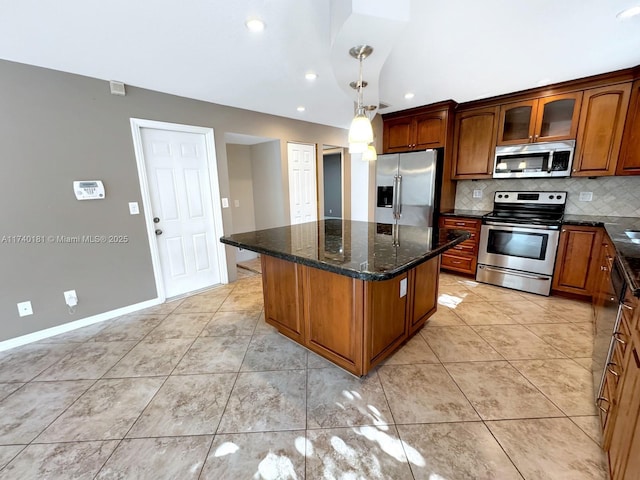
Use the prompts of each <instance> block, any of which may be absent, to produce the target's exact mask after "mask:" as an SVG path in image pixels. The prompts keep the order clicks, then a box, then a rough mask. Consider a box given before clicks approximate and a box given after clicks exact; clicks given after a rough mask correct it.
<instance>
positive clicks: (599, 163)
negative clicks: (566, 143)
mask: <svg viewBox="0 0 640 480" xmlns="http://www.w3.org/2000/svg"><path fill="white" fill-rule="evenodd" d="M630 95H631V83H620V84H616V85H610V86H606V87H600V88H592V89H590V90H585V92H584V99H583V106H582V109H581V111H580V122H579V127H578V137H577V139H576V151H575V155H574V159H573V171H572V173H571V175H572V176H584V177H594V176H603V175H614V174H615V171H616V165H617V161H618V154H619V153H620V144H621V141H622V132H623V129H624V124H625V118H626V116H627V109H628V106H629V97H630Z"/></svg>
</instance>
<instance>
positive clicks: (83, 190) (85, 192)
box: [73, 180, 104, 200]
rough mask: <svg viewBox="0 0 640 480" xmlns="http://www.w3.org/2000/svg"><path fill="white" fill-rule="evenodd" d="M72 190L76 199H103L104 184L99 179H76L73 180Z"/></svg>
mask: <svg viewBox="0 0 640 480" xmlns="http://www.w3.org/2000/svg"><path fill="white" fill-rule="evenodd" d="M73 192H74V193H75V194H76V198H77V199H78V200H102V199H104V185H103V184H102V181H100V180H76V181H74V182H73Z"/></svg>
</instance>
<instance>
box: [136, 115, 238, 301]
mask: <svg viewBox="0 0 640 480" xmlns="http://www.w3.org/2000/svg"><path fill="white" fill-rule="evenodd" d="M130 121H131V135H132V138H133V149H134V151H135V155H136V165H137V167H138V179H139V181H140V193H141V195H142V206H143V211H144V221H145V225H146V227H147V237H148V240H149V249H150V250H151V263H152V265H153V276H154V279H155V283H156V291H157V293H158V299H159V300H160V302H164V301H165V300H166V295H165V290H164V282H163V280H162V267H161V264H160V254H159V252H158V242H157V241H156V234H155V226H154V223H153V219H152V218H151V216H150V213H151V211H152V209H151V193H150V192H149V178H148V176H147V167H146V164H145V159H144V150H143V148H142V129H143V128H153V129H155V130H167V131H173V132H185V133H197V134H202V135H204V139H205V144H206V147H207V168H208V170H209V186H210V194H211V200H212V204H213V205H212V209H211V210H212V214H213V218H210V220H212V222H213V226H214V228H215V230H216V231H217V232H219V233H220V235H224V226H223V223H222V205H221V204H220V201H216V199H218V200H219V199H220V184H219V183H218V164H217V160H216V149H215V140H214V136H213V128H209V127H197V126H193V125H183V124H179V123H168V122H158V121H155V120H145V119H142V118H131V119H130ZM216 245H217V256H218V265H217V267H218V269H219V271H220V283H221V284H225V283H229V272H228V271H227V254H226V249H225V246H224V245H223V244H222V243H220V242H219V241H218V242H216Z"/></svg>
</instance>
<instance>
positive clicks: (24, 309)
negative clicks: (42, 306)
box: [18, 301, 33, 317]
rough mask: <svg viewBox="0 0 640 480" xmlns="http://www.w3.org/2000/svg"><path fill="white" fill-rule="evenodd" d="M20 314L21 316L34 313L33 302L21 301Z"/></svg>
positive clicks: (19, 305)
mask: <svg viewBox="0 0 640 480" xmlns="http://www.w3.org/2000/svg"><path fill="white" fill-rule="evenodd" d="M18 314H19V315H20V316H21V317H26V316H27V315H33V308H31V302H30V301H26V302H20V303H19V304H18Z"/></svg>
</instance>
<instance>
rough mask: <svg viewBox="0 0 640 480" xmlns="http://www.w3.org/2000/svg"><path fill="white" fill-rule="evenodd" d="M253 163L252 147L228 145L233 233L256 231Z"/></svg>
mask: <svg viewBox="0 0 640 480" xmlns="http://www.w3.org/2000/svg"><path fill="white" fill-rule="evenodd" d="M251 163H252V162H251V146H249V145H232V144H227V164H228V166H229V192H230V194H231V197H230V199H229V200H230V204H231V207H230V208H231V213H232V215H233V217H232V221H233V233H241V232H251V231H253V230H255V229H256V215H255V211H254V207H253V182H254V179H253V170H252V166H251ZM236 201H237V202H238V203H239V205H238V206H236V204H235V203H236Z"/></svg>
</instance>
